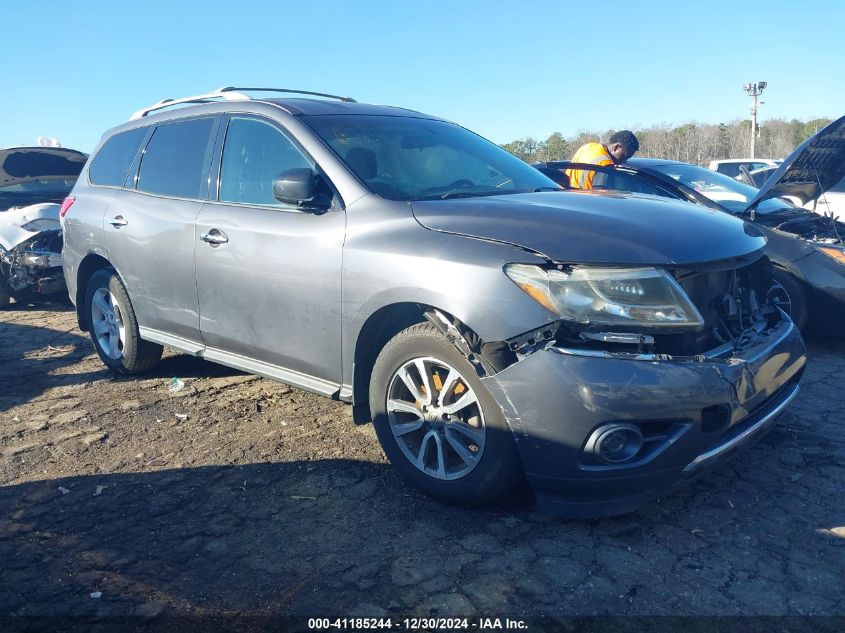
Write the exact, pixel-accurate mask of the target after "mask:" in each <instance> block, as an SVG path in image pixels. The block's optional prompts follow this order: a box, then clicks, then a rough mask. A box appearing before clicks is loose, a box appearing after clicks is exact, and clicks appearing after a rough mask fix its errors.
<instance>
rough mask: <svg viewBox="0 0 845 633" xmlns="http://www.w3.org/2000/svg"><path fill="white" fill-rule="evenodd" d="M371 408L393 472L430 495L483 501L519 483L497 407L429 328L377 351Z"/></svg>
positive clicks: (398, 338) (516, 462)
mask: <svg viewBox="0 0 845 633" xmlns="http://www.w3.org/2000/svg"><path fill="white" fill-rule="evenodd" d="M423 372H425V375H426V376H427V377H426V378H423ZM426 386H428V388H426ZM429 394H430V395H429ZM370 411H371V412H372V414H373V425H374V426H375V431H376V435H377V436H378V438H379V441H380V442H381V445H382V448H383V449H384V452H385V454H386V455H387V457H388V459H390V461H391V463H392V464H393V465H394V467H395V468H396V470H398V471H399V473H400V474H401V475H402V476H403V477H404V478H405V479H406V480H407V481H408V482H409V483H410V484H412V485H413V486H415V487H417V488H419V489H420V490H422V491H423V492H426V493H428V494H430V495H431V496H433V497H437V498H438V499H442V500H444V501H449V502H455V503H461V504H468V505H475V504H482V503H487V502H489V501H492V500H493V499H495V498H496V497H498V496H500V495H501V494H503V493H504V492H506V491H508V490H510V489H511V488H513V487H514V485H515V484H516V483H517V482H518V481H519V476H520V462H519V457H518V455H517V451H516V445H515V443H514V439H513V435H512V433H511V430H510V427H509V426H508V424H507V421H506V420H505V418H504V415H503V414H502V411H501V409H500V408H499V406H498V405H497V404H496V401H495V400H494V399H493V396H492V395H490V392H489V391H487V388H486V387H485V386H484V385H483V384H482V382H481V380H480V379H479V377H478V375H477V373H476V371H475V368H474V367H473V366H472V364H471V363H470V362H469V361H468V360H467V359H466V358H465V357H464V356H463V355H462V354H461V353H460V352H459V351H458V350H457V349H456V348H455V347H454V346H453V345H452V344H451V343H449V341H448V340H446V338H445V337H444V336H443V335H442V334H441V333H440V332H439V331H438V330H437V329H436V328H435V327H434V326H433V325H431V324H429V323H423V324H418V325H413V326H411V327H409V328H407V329H405V330H403V331H401V332H400V333H399V334H397V335H396V336H394V337H393V338H392V339H391V340H390V341H388V342H387V344H386V345H385V346H384V348H383V349H382V351H381V353H380V354H379V356H378V358H377V359H376V362H375V365H374V366H373V372H372V379H371V381H370Z"/></svg>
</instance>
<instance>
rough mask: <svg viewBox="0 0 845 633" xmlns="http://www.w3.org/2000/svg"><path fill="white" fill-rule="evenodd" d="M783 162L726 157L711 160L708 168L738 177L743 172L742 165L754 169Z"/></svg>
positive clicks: (767, 159) (775, 165)
mask: <svg viewBox="0 0 845 633" xmlns="http://www.w3.org/2000/svg"><path fill="white" fill-rule="evenodd" d="M782 162H783V160H772V159H771V158H726V159H724V160H711V161H710V164H709V165H708V166H707V168H708V169H712V170H713V171H718V172H719V173H720V174H725V175H726V176H730V177H731V178H736V177H737V176H739V175H741V173H742V172H741V171H740V168H741V167H745V168H746V169H747V170H748V171H754V170H755V169H762V168H763V167H777V166H778V165H780V164H781V163H782Z"/></svg>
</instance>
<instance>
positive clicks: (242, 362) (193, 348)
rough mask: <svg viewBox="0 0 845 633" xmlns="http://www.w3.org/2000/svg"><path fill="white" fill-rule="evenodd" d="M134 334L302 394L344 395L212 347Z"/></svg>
mask: <svg viewBox="0 0 845 633" xmlns="http://www.w3.org/2000/svg"><path fill="white" fill-rule="evenodd" d="M138 330H139V332H140V334H141V338H143V339H144V340H147V341H152V342H153V343H159V344H161V345H167V346H168V347H172V348H174V349H178V350H180V351H183V352H187V353H188V354H193V355H194V356H200V357H202V358H205V359H206V360H210V361H213V362H215V363H220V364H221V365H226V366H227V367H233V368H234V369H240V370H243V371H245V372H248V373H250V374H255V375H257V376H263V377H264V378H269V379H270V380H275V381H278V382H283V383H285V384H287V385H291V386H292V387H298V388H300V389H305V390H306V391H310V392H312V393H316V394H319V395H321V396H327V397H329V398H334V399H338V398H339V396H340V395H345V393H344V394H342V393H341V385H339V384H337V383H333V382H330V381H328V380H323V379H322V378H316V377H314V376H310V375H308V374H303V373H302V372H298V371H294V370H293V369H285V368H284V367H279V366H278V365H271V364H270V363H265V362H262V361H260V360H255V359H252V358H247V357H246V356H239V355H238V354H232V353H230V352H226V351H223V350H220V349H215V348H213V347H206V346H205V345H202V344H201V343H197V342H195V341H190V340H188V339H185V338H182V337H180V336H173V335H171V334H165V333H164V332H160V331H159V330H153V329H151V328H146V327H139V328H138Z"/></svg>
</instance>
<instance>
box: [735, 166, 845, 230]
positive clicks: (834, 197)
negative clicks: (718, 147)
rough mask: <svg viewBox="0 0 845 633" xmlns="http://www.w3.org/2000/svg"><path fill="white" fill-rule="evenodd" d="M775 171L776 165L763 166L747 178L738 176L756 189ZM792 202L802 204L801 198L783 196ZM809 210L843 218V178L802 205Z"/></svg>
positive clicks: (844, 180) (844, 194) (844, 179)
mask: <svg viewBox="0 0 845 633" xmlns="http://www.w3.org/2000/svg"><path fill="white" fill-rule="evenodd" d="M776 171H777V167H764V168H762V169H755V170H754V171H752V172H750V173H749V174H748V178H745V177H740V178H738V179H737V180H741V181H742V182H745V183H746V184H749V185H753V186H754V187H757V188H758V189H759V188H760V187H762V186H763V183H765V182H766V180H768V178H769V176H771V175H772V174H773V173H775V172H776ZM783 197H785V198H787V199H788V200H790V201H791V202H793V203H794V204H795V205H796V206H802V202H801V200H799V199H797V198H794V197H791V196H788V195H786V196H783ZM803 207H804V208H805V209H807V210H809V211H815V212H816V213H819V214H821V215H825V214H830V213H833V215H834V216H835V217H838V218H840V219H843V218H845V178H843V179H842V180H840V181H839V182H838V183H837V184H836V185H834V186H833V187H831V188H830V189H828V190H827V191H826V192H825V193H824V194H823V195H821V196H819V197H818V198H814V199H812V200H810V201H809V202H807V203H806V204H804V205H803Z"/></svg>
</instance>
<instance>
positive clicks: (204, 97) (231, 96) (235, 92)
mask: <svg viewBox="0 0 845 633" xmlns="http://www.w3.org/2000/svg"><path fill="white" fill-rule="evenodd" d="M241 91H250V92H284V93H288V94H299V95H311V96H314V97H327V98H329V99H338V100H339V101H346V102H348V103H356V101H355V99H353V98H351V97H340V96H338V95H330V94H326V93H324V92H311V91H309V90H290V89H288V88H235V87H233V86H224V87H223V88H218V89H217V90H214V91H213V92H206V93H204V94H201V95H194V96H192V97H182V98H181V99H162V100H161V101H159V102H157V103H154V104H153V105H151V106H148V107H146V108H142V109H140V110H138V111H137V112H135V113H133V114H132V116H131V117H130V119H129V120H130V121H135V120H137V119H141V118H143V117H145V116H147V115H148V114H150V113H151V112H155V111H156V110H162V109H164V108H169V107H171V106H175V105H179V104H181V103H209V102H211V101H214V100H215V99H222V100H224V101H244V100H250V99H251V97H250V96H249V95H246V94H244V93H243V92H241Z"/></svg>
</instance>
